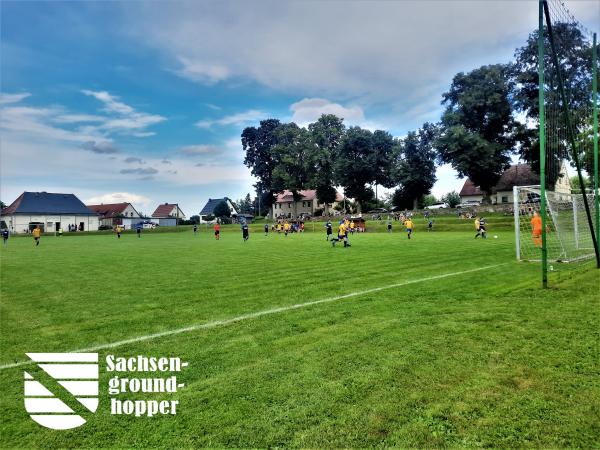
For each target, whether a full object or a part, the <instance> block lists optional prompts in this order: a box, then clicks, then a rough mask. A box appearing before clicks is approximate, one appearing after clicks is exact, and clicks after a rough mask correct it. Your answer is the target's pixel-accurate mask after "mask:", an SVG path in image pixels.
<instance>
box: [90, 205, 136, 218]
mask: <svg viewBox="0 0 600 450" xmlns="http://www.w3.org/2000/svg"><path fill="white" fill-rule="evenodd" d="M86 206H87V207H88V208H89V209H91V210H92V211H94V212H96V213H98V214H100V215H101V216H103V217H104V218H110V217H115V216H118V215H119V214H123V211H125V209H127V207H128V206H129V203H106V204H102V205H86Z"/></svg>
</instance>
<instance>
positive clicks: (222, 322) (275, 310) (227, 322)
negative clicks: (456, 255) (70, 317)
mask: <svg viewBox="0 0 600 450" xmlns="http://www.w3.org/2000/svg"><path fill="white" fill-rule="evenodd" d="M506 264H509V263H502V264H494V265H492V266H484V267H478V268H476V269H469V270H462V271H460V272H452V273H445V274H443V275H434V276H432V277H426V278H419V279H416V280H409V281H403V282H402V283H395V284H389V285H387V286H380V287H376V288H371V289H366V290H364V291H356V292H350V293H349V294H343V295H336V296H335V297H329V298H323V299H321V300H314V301H312V302H306V303H297V304H295V305H289V306H280V307H278V308H272V309H265V310H263V311H257V312H253V313H249V314H243V315H241V316H237V317H232V318H231V319H223V320H214V321H212V322H206V323H199V324H195V325H190V326H189V327H184V328H177V329H175V330H167V331H161V332H160V333H154V334H148V335H145V336H137V337H134V338H130V339H125V340H122V341H116V342H112V343H108V344H102V345H98V346H96V347H90V348H84V349H80V350H71V351H70V352H69V353H85V352H97V351H98V350H106V349H109V348H114V347H120V346H122V345H127V344H135V343H137V342H143V341H149V340H151V339H156V338H160V337H164V336H172V335H174V334H181V333H188V332H190V331H196V330H206V329H209V328H216V327H220V326H225V325H230V324H232V323H236V322H242V321H244V320H249V319H256V318H257V317H262V316H268V315H271V314H277V313H280V312H286V311H292V310H294V309H300V308H306V307H308V306H313V305H320V304H321V303H331V302H335V301H338V300H343V299H345V298H350V297H356V296H359V295H365V294H371V293H373V292H379V291H384V290H386V289H392V288H396V287H401V286H407V285H409V284H415V283H423V282H425V281H433V280H440V279H442V278H448V277H455V276H457V275H464V274H466V273H471V272H480V271H482V270H488V269H493V268H495V267H500V266H504V265H506ZM28 364H33V361H19V362H14V363H10V364H3V365H1V366H0V370H4V369H12V368H13V367H20V366H25V365H28Z"/></svg>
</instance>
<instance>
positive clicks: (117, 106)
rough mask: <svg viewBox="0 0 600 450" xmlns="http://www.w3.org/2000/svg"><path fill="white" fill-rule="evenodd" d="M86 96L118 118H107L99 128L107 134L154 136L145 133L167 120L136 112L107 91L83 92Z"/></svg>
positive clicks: (152, 133)
mask: <svg viewBox="0 0 600 450" xmlns="http://www.w3.org/2000/svg"><path fill="white" fill-rule="evenodd" d="M81 92H82V93H84V94H85V95H88V96H91V97H94V98H95V99H97V100H99V101H101V102H102V103H103V104H104V108H103V111H104V112H106V113H108V114H116V115H117V117H114V116H113V117H106V118H105V119H104V120H103V121H102V122H101V123H100V124H99V125H97V128H98V129H99V130H103V131H105V132H107V133H121V134H130V135H132V136H136V137H147V136H152V135H154V134H155V133H154V132H151V131H150V132H149V131H145V129H146V128H148V127H150V126H152V125H155V124H157V123H160V122H163V121H165V120H167V119H166V118H165V117H162V116H159V115H157V114H147V113H143V112H138V111H136V110H135V109H134V108H133V107H131V106H129V105H127V104H125V103H123V102H121V101H119V97H117V96H114V95H111V94H110V93H108V92H106V91H90V90H87V89H84V90H82V91H81Z"/></svg>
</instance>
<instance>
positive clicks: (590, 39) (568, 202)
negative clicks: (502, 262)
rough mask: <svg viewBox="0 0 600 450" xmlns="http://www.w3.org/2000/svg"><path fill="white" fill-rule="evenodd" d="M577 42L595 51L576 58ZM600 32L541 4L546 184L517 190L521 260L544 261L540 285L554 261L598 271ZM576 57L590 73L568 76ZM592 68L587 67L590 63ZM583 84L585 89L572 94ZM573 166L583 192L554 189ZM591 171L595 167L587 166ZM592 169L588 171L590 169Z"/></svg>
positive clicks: (556, 1)
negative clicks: (536, 225)
mask: <svg viewBox="0 0 600 450" xmlns="http://www.w3.org/2000/svg"><path fill="white" fill-rule="evenodd" d="M573 36H580V37H581V38H582V39H583V40H584V41H585V42H586V43H587V45H585V46H584V48H587V46H588V45H589V47H590V50H589V51H588V50H584V51H582V52H580V53H577V52H574V51H573V47H572V45H573V44H572V41H571V39H573ZM597 52H598V48H597V45H596V33H591V32H590V31H589V30H587V29H586V28H585V27H584V26H583V25H581V23H580V22H578V21H577V19H576V18H575V17H574V16H573V15H572V14H571V13H570V12H569V11H568V9H567V8H566V6H565V4H564V3H563V2H562V1H560V0H539V28H538V78H539V80H538V81H539V83H538V88H539V90H538V107H539V150H540V159H539V163H540V185H539V186H523V187H518V188H515V189H514V192H513V194H514V215H515V231H516V235H517V239H516V243H517V258H518V259H519V260H530V261H541V268H542V284H543V286H544V287H547V285H548V262H549V261H561V262H569V261H577V260H580V259H583V258H589V257H594V256H595V258H596V265H597V266H598V268H600V253H599V251H598V240H599V238H600V233H599V232H600V219H599V211H598V209H599V207H598V200H599V198H598V98H597V81H598V80H597V78H598V71H597ZM570 58H578V60H577V61H578V62H580V61H581V60H583V61H585V66H584V67H587V68H586V69H585V72H586V74H581V73H572V71H571V72H569V69H570V68H571V67H573V63H574V62H575V61H572V60H570ZM588 61H589V62H588ZM577 82H579V83H580V84H581V83H584V84H583V86H584V88H580V89H579V90H578V91H576V92H574V90H573V89H572V88H573V86H574V85H575V84H577ZM586 150H587V153H588V154H591V153H592V152H593V157H594V166H593V173H589V174H588V175H590V177H591V178H592V179H593V181H594V191H593V192H591V193H588V186H586V185H585V182H584V176H583V174H582V159H583V158H585V157H586V156H585V155H586ZM564 159H568V160H569V161H570V162H571V165H572V166H573V167H574V168H575V170H576V173H577V179H578V182H579V187H580V192H582V194H576V193H561V192H558V189H557V191H555V190H554V186H555V185H556V184H557V180H559V179H560V176H561V175H562V176H565V174H564V173H563V174H559V170H560V164H561V163H562V161H563V160H564ZM586 167H589V165H588V166H586ZM588 170H590V169H588ZM534 213H537V214H539V216H540V217H541V222H542V227H541V236H534V235H533V227H532V225H531V219H532V216H533V214H534Z"/></svg>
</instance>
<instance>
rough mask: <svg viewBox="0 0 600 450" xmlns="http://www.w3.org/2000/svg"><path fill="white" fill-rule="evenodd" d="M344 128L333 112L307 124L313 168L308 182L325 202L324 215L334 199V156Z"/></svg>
mask: <svg viewBox="0 0 600 450" xmlns="http://www.w3.org/2000/svg"><path fill="white" fill-rule="evenodd" d="M345 129H346V127H345V126H344V123H343V119H340V118H339V117H337V116H335V115H333V114H323V115H322V116H321V117H319V119H318V120H317V121H316V122H314V123H311V124H310V125H309V126H308V131H309V132H310V136H311V139H312V144H313V145H312V146H311V147H310V150H309V151H310V160H311V161H312V164H313V169H314V171H313V173H312V176H311V178H310V181H309V182H310V186H311V188H314V189H316V191H317V198H318V199H319V202H321V203H324V204H325V215H328V214H329V205H330V204H332V203H334V202H335V200H336V194H337V191H336V189H335V183H334V171H333V168H334V156H335V154H336V149H337V148H338V146H339V145H340V143H341V141H342V138H343V137H344V132H345Z"/></svg>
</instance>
